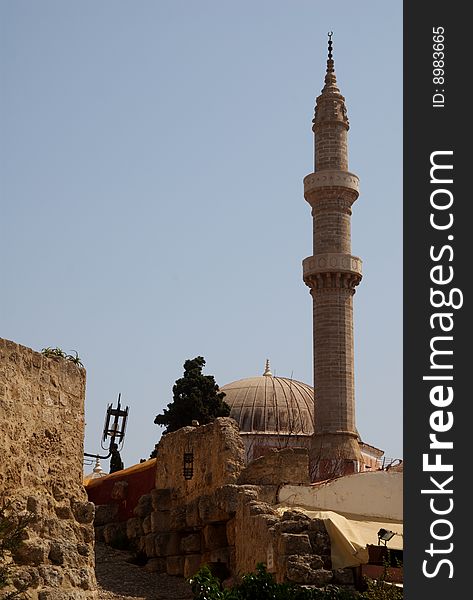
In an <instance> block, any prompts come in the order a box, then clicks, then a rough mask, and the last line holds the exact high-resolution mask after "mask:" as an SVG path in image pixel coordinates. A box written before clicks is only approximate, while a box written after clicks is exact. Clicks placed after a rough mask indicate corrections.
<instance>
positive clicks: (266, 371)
mask: <svg viewBox="0 0 473 600" xmlns="http://www.w3.org/2000/svg"><path fill="white" fill-rule="evenodd" d="M263 375H264V377H272V376H273V374H272V373H271V368H270V366H269V358H267V359H266V365H265V367H264V373H263Z"/></svg>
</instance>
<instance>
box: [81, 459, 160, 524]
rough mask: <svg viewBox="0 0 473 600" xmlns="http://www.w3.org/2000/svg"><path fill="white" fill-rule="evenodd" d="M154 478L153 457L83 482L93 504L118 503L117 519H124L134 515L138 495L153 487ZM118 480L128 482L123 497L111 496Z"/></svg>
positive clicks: (147, 491) (154, 461) (154, 466)
mask: <svg viewBox="0 0 473 600" xmlns="http://www.w3.org/2000/svg"><path fill="white" fill-rule="evenodd" d="M155 479H156V459H155V458H153V459H151V460H147V461H146V462H144V463H140V464H138V465H134V466H133V467H129V468H128V469H124V470H123V471H117V472H116V473H112V474H110V475H106V476H105V477H100V478H97V479H89V480H88V481H86V482H85V489H86V492H87V495H88V497H89V501H90V502H93V503H94V504H95V505H98V504H118V505H119V508H118V516H117V521H126V520H127V519H129V518H131V517H133V516H134V515H133V509H134V508H135V506H136V505H137V504H138V500H139V499H140V497H141V496H143V495H144V494H148V493H149V492H150V491H151V490H152V489H154V487H155ZM119 481H126V482H127V483H128V486H127V487H126V490H125V497H124V498H123V499H118V498H113V497H112V492H113V488H114V485H115V484H116V483H117V482H119ZM117 487H118V486H117Z"/></svg>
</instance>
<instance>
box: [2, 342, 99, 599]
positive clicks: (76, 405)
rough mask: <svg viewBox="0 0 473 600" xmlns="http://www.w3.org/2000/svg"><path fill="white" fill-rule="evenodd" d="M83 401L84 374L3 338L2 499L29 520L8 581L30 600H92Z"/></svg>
mask: <svg viewBox="0 0 473 600" xmlns="http://www.w3.org/2000/svg"><path fill="white" fill-rule="evenodd" d="M84 396H85V370H84V369H83V368H80V367H78V366H76V365H75V364H73V363H72V362H70V361H67V360H65V359H62V358H54V359H51V358H46V357H45V356H43V355H42V354H40V353H38V352H34V351H33V350H31V349H30V348H26V347H24V346H21V345H19V344H16V343H14V342H11V341H8V340H3V339H0V430H1V434H0V456H1V457H2V460H1V462H0V498H1V499H2V500H4V501H6V502H10V503H11V510H12V511H14V512H15V514H23V513H24V514H26V513H29V514H30V515H31V518H32V521H31V523H30V525H29V526H28V528H27V530H26V533H25V535H26V539H25V540H24V543H23V545H22V546H21V547H20V549H19V550H18V552H16V554H15V555H14V556H13V561H14V565H15V566H14V569H13V571H14V578H13V581H14V583H15V582H16V583H17V584H19V583H21V582H26V583H28V585H29V590H28V593H29V598H31V599H32V600H85V599H86V598H96V597H97V595H96V591H95V587H96V582H95V574H94V529H93V520H94V505H93V504H92V503H90V502H88V499H87V495H86V493H85V490H84V488H83V485H82V465H83V439H84Z"/></svg>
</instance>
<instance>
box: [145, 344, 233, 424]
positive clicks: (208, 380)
mask: <svg viewBox="0 0 473 600" xmlns="http://www.w3.org/2000/svg"><path fill="white" fill-rule="evenodd" d="M204 366H205V359H204V358H203V357H202V356H196V357H195V358H193V359H192V360H186V361H185V363H184V375H183V376H182V377H181V378H180V379H178V380H177V381H176V383H175V384H174V386H173V388H172V393H173V401H172V402H170V403H169V404H168V405H167V408H165V409H164V410H163V412H162V414H159V415H157V416H156V418H155V419H154V422H155V423H156V425H163V426H166V429H165V431H164V433H169V432H171V431H176V430H177V429H180V428H181V427H185V426H186V425H191V424H192V421H194V420H196V421H198V422H199V423H200V424H201V425H205V424H206V423H210V422H211V421H213V420H214V419H216V418H217V417H228V415H229V414H230V407H229V406H228V404H227V403H226V402H225V401H224V397H225V393H224V392H220V391H219V387H218V385H217V383H216V382H215V379H214V377H213V375H203V374H202V369H203V368H204Z"/></svg>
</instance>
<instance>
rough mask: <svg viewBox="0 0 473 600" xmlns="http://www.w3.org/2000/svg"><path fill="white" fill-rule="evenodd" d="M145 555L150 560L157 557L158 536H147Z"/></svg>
mask: <svg viewBox="0 0 473 600" xmlns="http://www.w3.org/2000/svg"><path fill="white" fill-rule="evenodd" d="M145 554H146V556H147V557H148V558H154V557H155V556H156V535H155V534H154V533H148V535H146V536H145Z"/></svg>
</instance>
